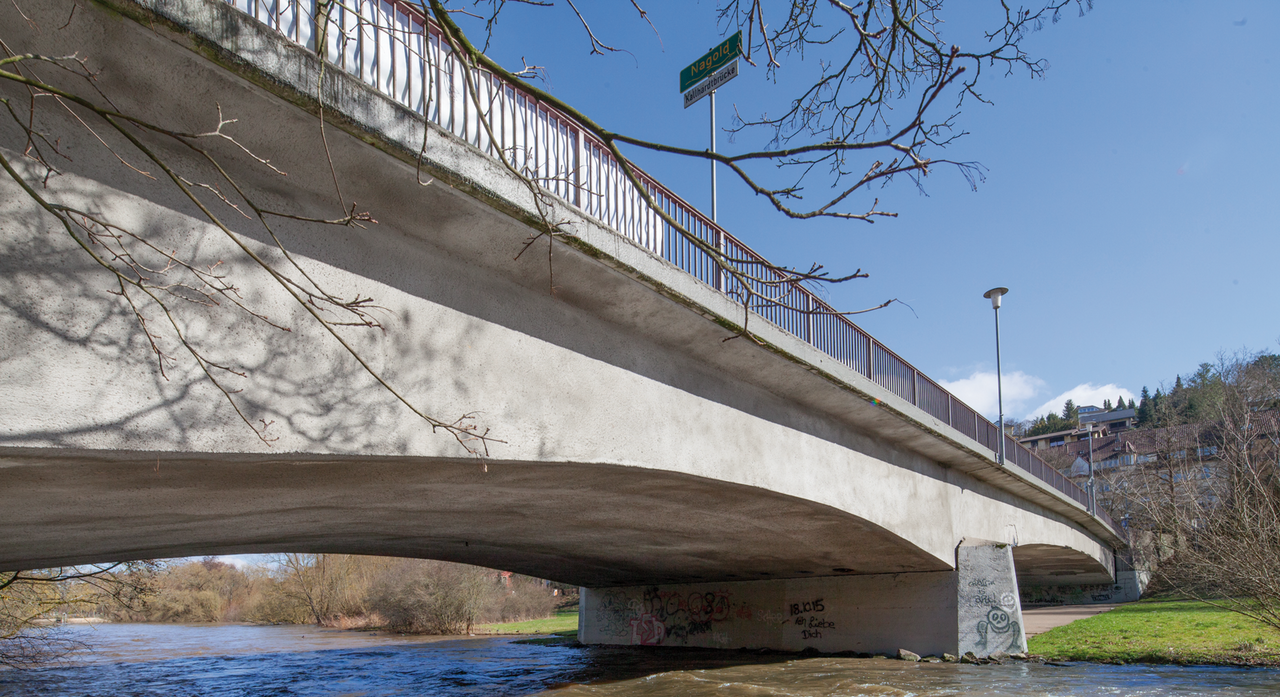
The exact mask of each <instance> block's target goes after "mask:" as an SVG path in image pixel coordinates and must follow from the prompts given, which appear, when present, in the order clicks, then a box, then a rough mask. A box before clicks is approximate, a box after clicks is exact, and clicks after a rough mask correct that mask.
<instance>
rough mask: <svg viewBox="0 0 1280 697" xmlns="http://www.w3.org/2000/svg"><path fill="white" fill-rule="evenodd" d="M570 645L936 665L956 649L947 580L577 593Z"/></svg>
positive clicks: (942, 575) (944, 576) (870, 579)
mask: <svg viewBox="0 0 1280 697" xmlns="http://www.w3.org/2000/svg"><path fill="white" fill-rule="evenodd" d="M581 598H582V599H581V610H580V615H579V616H580V617H581V619H580V629H579V634H578V640H579V641H582V642H583V643H587V644H621V645H646V646H697V647H707V648H726V649H728V648H745V649H764V648H767V649H774V650H780V651H802V650H804V649H806V648H813V649H816V650H818V651H827V652H836V651H858V652H863V653H884V654H892V653H893V652H895V651H897V650H898V649H900V648H905V649H908V650H910V651H914V652H916V653H918V654H920V655H922V656H923V655H929V654H933V655H937V656H941V655H942V653H943V652H944V651H946V652H951V653H954V652H955V649H956V625H955V622H956V574H955V572H953V571H937V572H925V573H904V574H880V575H871V576H851V577H847V578H811V579H810V578H796V579H787V580H777V581H750V582H739V583H704V584H691V585H670V586H666V585H664V586H636V587H627V588H602V589H590V588H584V589H583V591H582V596H581Z"/></svg>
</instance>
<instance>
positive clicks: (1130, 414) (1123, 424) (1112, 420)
mask: <svg viewBox="0 0 1280 697" xmlns="http://www.w3.org/2000/svg"><path fill="white" fill-rule="evenodd" d="M1085 409H1090V410H1091V411H1089V412H1086V411H1085ZM1086 424H1094V429H1095V430H1096V429H1097V428H1098V426H1106V428H1107V430H1108V431H1110V432H1111V433H1119V432H1121V431H1128V430H1129V429H1132V428H1134V427H1136V426H1137V425H1138V410H1137V409H1112V410H1111V411H1103V410H1101V409H1098V408H1097V407H1080V426H1082V427H1083V426H1085V425H1086Z"/></svg>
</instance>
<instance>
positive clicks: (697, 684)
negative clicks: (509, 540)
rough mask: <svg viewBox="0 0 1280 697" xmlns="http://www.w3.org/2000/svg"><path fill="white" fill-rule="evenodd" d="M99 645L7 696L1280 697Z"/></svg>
mask: <svg viewBox="0 0 1280 697" xmlns="http://www.w3.org/2000/svg"><path fill="white" fill-rule="evenodd" d="M65 631H67V632H69V633H70V634H71V635H72V636H74V637H75V638H77V639H80V640H82V641H84V642H85V643H86V644H88V645H91V646H93V647H94V648H93V650H91V651H85V652H82V653H81V654H79V655H77V656H76V657H74V658H72V659H70V660H68V661H66V662H64V663H62V664H60V665H55V666H50V667H46V668H39V669H28V670H10V671H3V672H0V695H85V696H90V695H92V696H97V695H103V696H106V695H112V696H115V695H164V696H166V697H169V696H172V695H236V696H242V695H361V696H363V695H441V696H444V697H453V696H462V695H546V696H553V697H579V696H582V697H587V696H600V695H610V696H612V695H619V696H620V695H644V696H650V695H653V696H658V695H663V696H666V695H681V696H684V695H691V696H700V695H716V696H717V697H764V696H770V697H773V696H777V697H784V696H793V695H795V696H809V695H849V696H852V695H872V696H876V697H880V696H904V697H905V696H908V695H912V696H914V695H919V696H921V697H927V696H933V695H1028V696H1030V695H1036V696H1043V697H1050V696H1063V697H1067V696H1075V695H1144V696H1146V695H1150V696H1156V697H1159V696H1165V695H1179V696H1181V695H1226V696H1235V695H1248V696H1255V695H1267V696H1268V697H1277V695H1280V671H1277V670H1270V669H1236V668H1212V667H1190V668H1188V667H1176V666H1107V665H1094V664H1073V665H1067V666H1053V665H1039V664H1031V663H1012V664H1008V665H1003V666H994V665H993V666H970V665H955V664H916V663H906V662H903V661H895V660H888V659H858V658H835V657H821V656H819V657H797V656H793V655H776V654H766V655H762V654H753V653H749V652H736V651H709V650H705V651H704V650H696V649H695V650H677V649H644V648H636V649H633V648H622V647H619V648H610V647H566V646H536V645H528V644H520V643H516V641H515V639H514V638H509V637H500V638H499V637H493V638H485V637H476V638H446V639H440V638H422V637H405V636H399V635H395V634H386V633H381V632H379V633H376V634H370V633H364V632H345V631H340V630H324V629H317V628H315V627H300V626H282V627H259V626H245V625H146V624H110V625H98V626H77V627H69V628H67V629H66V630H65Z"/></svg>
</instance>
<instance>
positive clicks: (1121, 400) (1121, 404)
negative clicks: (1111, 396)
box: [1116, 395, 1124, 409]
mask: <svg viewBox="0 0 1280 697" xmlns="http://www.w3.org/2000/svg"><path fill="white" fill-rule="evenodd" d="M1116 409H1124V395H1120V398H1119V399H1117V400H1116Z"/></svg>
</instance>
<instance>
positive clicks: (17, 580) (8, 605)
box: [0, 562, 155, 668]
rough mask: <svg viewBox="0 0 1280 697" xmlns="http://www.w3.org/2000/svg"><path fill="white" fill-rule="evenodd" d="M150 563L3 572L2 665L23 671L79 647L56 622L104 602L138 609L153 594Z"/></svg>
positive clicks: (0, 587)
mask: <svg viewBox="0 0 1280 697" xmlns="http://www.w3.org/2000/svg"><path fill="white" fill-rule="evenodd" d="M154 571H155V565H154V564H153V563H151V562H131V563H127V564H104V565H94V566H83V567H68V568H58V569H42V570H38V571H11V572H0V666H3V667H10V668H25V667H29V666H34V665H39V664H41V663H46V662H49V661H51V660H56V659H58V658H61V657H63V656H66V655H67V654H69V653H71V652H72V651H75V650H76V649H79V648H81V646H82V644H81V642H79V641H77V640H75V639H72V638H69V637H67V636H66V635H65V634H63V633H61V632H60V631H58V630H59V627H58V624H57V622H58V620H59V619H60V618H63V617H66V616H67V615H69V614H76V613H78V612H80V611H84V610H92V609H93V608H94V607H95V606H97V605H99V604H100V603H102V602H104V601H106V602H111V603H114V604H117V605H119V606H121V607H135V606H136V605H137V604H138V603H139V602H140V601H141V600H142V599H144V598H145V597H146V596H147V595H149V594H150V593H151V590H152V586H151V579H152V577H153V574H154Z"/></svg>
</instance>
